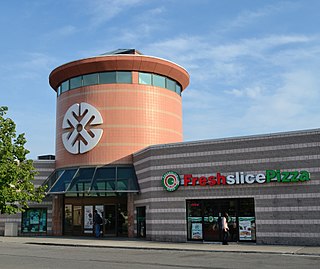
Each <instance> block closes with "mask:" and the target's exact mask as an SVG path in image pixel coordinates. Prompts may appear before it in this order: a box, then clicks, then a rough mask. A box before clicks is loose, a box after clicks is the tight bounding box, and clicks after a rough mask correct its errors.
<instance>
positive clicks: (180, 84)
mask: <svg viewBox="0 0 320 269" xmlns="http://www.w3.org/2000/svg"><path fill="white" fill-rule="evenodd" d="M49 81H50V85H51V87H52V88H53V89H54V90H55V91H56V92H57V121H56V124H57V125H56V168H63V167H70V166H84V165H108V164H130V163H131V162H132V160H131V154H132V153H134V152H136V151H138V150H141V149H143V148H145V147H147V146H150V145H154V144H165V143H172V142H181V141H182V101H181V92H182V91H183V90H184V89H185V88H186V87H187V86H188V84H189V74H188V73H187V71H186V70H185V69H184V68H182V67H181V66H179V65H177V64H175V63H173V62H169V61H167V60H164V59H160V58H156V57H151V56H145V55H142V54H141V53H140V52H138V51H137V50H134V49H129V50H116V51H113V52H110V53H106V54H103V55H101V56H97V57H92V58H86V59H81V60H77V61H74V62H70V63H67V64H64V65H62V66H59V67H58V68H56V69H54V70H53V71H52V72H51V74H50V77H49Z"/></svg>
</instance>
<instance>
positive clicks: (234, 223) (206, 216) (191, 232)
mask: <svg viewBox="0 0 320 269" xmlns="http://www.w3.org/2000/svg"><path fill="white" fill-rule="evenodd" d="M225 212H226V213H228V215H229V217H228V220H227V221H228V227H229V241H231V242H236V241H255V240H256V237H255V215H254V199H253V198H243V199H214V200H188V201H187V223H188V224H187V226H188V227H187V230H188V240H204V241H217V242H219V241H222V229H221V220H222V217H223V215H224V213H225Z"/></svg>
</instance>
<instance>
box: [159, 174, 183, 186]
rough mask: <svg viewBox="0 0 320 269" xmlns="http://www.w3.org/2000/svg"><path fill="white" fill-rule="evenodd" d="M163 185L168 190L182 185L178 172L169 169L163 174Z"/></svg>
mask: <svg viewBox="0 0 320 269" xmlns="http://www.w3.org/2000/svg"><path fill="white" fill-rule="evenodd" d="M162 185H163V187H164V188H165V190H167V191H175V190H177V189H178V188H179V186H180V177H179V175H178V174H177V173H176V172H172V171H169V172H167V173H165V174H163V176H162Z"/></svg>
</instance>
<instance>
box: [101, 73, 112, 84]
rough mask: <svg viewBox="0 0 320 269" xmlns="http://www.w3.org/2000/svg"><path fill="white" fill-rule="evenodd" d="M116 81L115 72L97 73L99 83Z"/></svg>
mask: <svg viewBox="0 0 320 269" xmlns="http://www.w3.org/2000/svg"><path fill="white" fill-rule="evenodd" d="M111 83H116V72H103V73H100V74H99V84H111Z"/></svg>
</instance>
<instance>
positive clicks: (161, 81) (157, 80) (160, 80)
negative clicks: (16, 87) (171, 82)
mask: <svg viewBox="0 0 320 269" xmlns="http://www.w3.org/2000/svg"><path fill="white" fill-rule="evenodd" d="M152 78H153V85H154V86H157V87H161V88H165V87H166V78H165V77H163V76H159V75H152Z"/></svg>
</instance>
